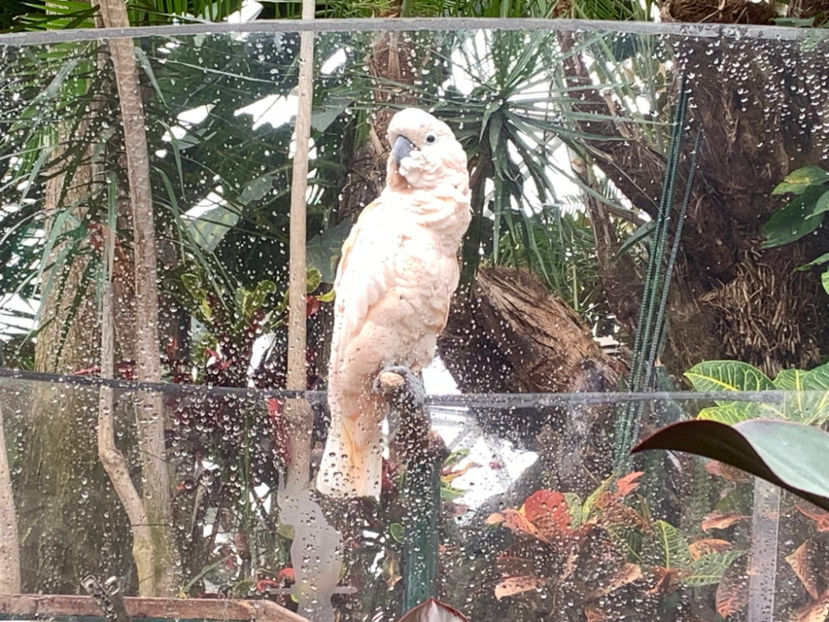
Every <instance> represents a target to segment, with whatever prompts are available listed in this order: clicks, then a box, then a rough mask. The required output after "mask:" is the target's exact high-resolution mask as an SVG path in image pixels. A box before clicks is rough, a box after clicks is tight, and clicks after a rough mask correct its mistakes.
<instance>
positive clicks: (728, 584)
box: [715, 557, 748, 618]
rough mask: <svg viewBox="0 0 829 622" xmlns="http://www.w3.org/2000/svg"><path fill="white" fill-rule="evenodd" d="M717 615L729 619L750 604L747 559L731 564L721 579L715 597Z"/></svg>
mask: <svg viewBox="0 0 829 622" xmlns="http://www.w3.org/2000/svg"><path fill="white" fill-rule="evenodd" d="M715 603H716V606H717V613H719V614H720V615H721V616H722V617H724V618H727V617H728V616H730V615H733V614H735V613H737V612H738V611H740V610H742V608H743V607H745V606H746V603H748V577H747V576H746V559H745V557H743V558H742V559H739V560H737V561H736V562H735V563H733V564H731V565H730V566H729V567H728V568H727V569H726V571H725V573H724V574H723V576H722V579H720V584H719V585H718V586H717V593H716V595H715Z"/></svg>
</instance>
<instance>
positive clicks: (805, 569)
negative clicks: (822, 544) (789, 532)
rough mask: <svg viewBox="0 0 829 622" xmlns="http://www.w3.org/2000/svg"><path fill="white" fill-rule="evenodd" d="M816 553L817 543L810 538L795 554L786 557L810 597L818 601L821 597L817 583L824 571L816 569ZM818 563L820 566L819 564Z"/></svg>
mask: <svg viewBox="0 0 829 622" xmlns="http://www.w3.org/2000/svg"><path fill="white" fill-rule="evenodd" d="M815 553H816V551H815V542H814V540H812V539H811V538H810V539H808V540H806V542H804V543H803V544H801V545H800V546H799V547H798V548H797V550H796V551H795V552H794V553H792V554H791V555H789V556H788V557H786V562H787V563H788V564H789V566H791V567H792V570H794V573H795V574H796V575H797V578H798V579H800V582H801V583H802V584H803V587H805V588H806V591H807V592H809V595H810V596H811V597H812V598H814V599H815V600H817V599H818V597H819V596H820V593H819V592H818V586H817V582H818V579H819V577H820V573H821V572H822V570H821V569H820V568H817V569H816V568H815V565H816V561H815ZM817 563H818V564H819V562H817Z"/></svg>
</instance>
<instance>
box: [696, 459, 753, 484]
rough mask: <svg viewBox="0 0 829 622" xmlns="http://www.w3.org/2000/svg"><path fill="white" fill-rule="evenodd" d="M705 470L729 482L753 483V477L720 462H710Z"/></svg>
mask: <svg viewBox="0 0 829 622" xmlns="http://www.w3.org/2000/svg"><path fill="white" fill-rule="evenodd" d="M705 470H706V471H708V472H709V473H710V474H711V475H715V476H717V477H722V478H723V479H724V480H725V481H727V482H737V483H744V482H750V481H751V475H749V474H748V473H746V472H745V471H741V470H740V469H738V468H737V467H733V466H731V465H729V464H724V463H722V462H720V461H719V460H710V461H709V462H707V463H706V464H705Z"/></svg>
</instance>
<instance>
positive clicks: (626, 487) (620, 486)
mask: <svg viewBox="0 0 829 622" xmlns="http://www.w3.org/2000/svg"><path fill="white" fill-rule="evenodd" d="M640 477H642V471H633V472H632V473H628V474H627V475H625V476H624V477H621V478H619V479H618V480H616V494H615V496H616V498H617V499H623V498H624V497H627V496H628V495H629V494H630V493H632V492H633V491H634V490H636V489H637V488H639V481H638V480H639V478H640Z"/></svg>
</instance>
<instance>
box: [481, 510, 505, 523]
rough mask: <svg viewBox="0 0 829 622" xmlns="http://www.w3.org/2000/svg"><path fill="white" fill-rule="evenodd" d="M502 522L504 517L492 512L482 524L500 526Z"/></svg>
mask: <svg viewBox="0 0 829 622" xmlns="http://www.w3.org/2000/svg"><path fill="white" fill-rule="evenodd" d="M503 522H504V515H503V514H500V513H498V512H493V513H492V514H490V515H489V516H487V517H486V520H485V521H484V523H486V524H487V525H500V524H501V523H503Z"/></svg>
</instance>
